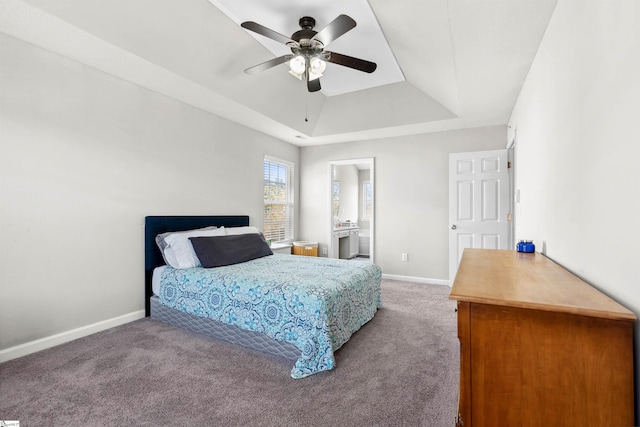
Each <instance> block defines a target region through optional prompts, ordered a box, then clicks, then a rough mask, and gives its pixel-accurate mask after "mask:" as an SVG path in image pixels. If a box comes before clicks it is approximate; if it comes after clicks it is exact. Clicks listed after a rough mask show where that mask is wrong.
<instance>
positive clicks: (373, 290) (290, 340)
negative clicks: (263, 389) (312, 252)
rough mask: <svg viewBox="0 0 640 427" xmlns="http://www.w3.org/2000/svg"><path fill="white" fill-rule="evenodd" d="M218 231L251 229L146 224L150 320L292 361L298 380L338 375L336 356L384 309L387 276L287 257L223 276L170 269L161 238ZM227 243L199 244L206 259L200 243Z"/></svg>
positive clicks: (216, 222) (243, 221)
mask: <svg viewBox="0 0 640 427" xmlns="http://www.w3.org/2000/svg"><path fill="white" fill-rule="evenodd" d="M212 226H213V227H224V228H225V229H226V230H227V232H228V233H230V234H234V233H231V232H232V231H233V230H240V229H242V228H247V227H249V217H248V216H245V215H240V216H150V217H146V218H145V272H146V273H145V276H146V280H145V282H146V283H145V295H146V298H145V300H146V304H147V306H146V308H147V315H150V316H151V318H153V319H155V320H159V321H162V322H166V323H169V324H172V325H176V326H178V327H181V328H184V329H187V330H189V331H193V332H197V333H201V334H205V335H208V336H211V337H214V338H217V339H222V340H224V341H227V342H231V343H234V344H239V345H242V346H245V347H248V348H251V349H253V350H258V351H260V352H263V353H268V354H273V355H276V356H279V357H284V358H286V359H290V360H292V361H294V366H293V368H292V370H291V377H292V378H295V379H298V378H304V377H308V376H310V375H313V374H315V373H318V372H322V371H326V370H331V369H333V368H334V367H335V358H334V352H335V351H336V350H338V349H339V348H340V347H341V346H342V345H344V344H345V343H346V342H347V341H348V339H349V338H350V337H351V336H352V334H353V333H355V332H356V331H357V330H358V329H360V327H362V326H363V325H364V324H365V323H367V322H368V321H369V320H371V319H372V318H373V316H374V315H375V313H376V311H377V309H378V308H379V307H380V306H381V300H380V280H381V271H380V269H379V268H378V267H377V266H375V265H373V264H369V263H360V262H353V261H345V260H334V259H328V258H317V257H304V256H295V255H281V254H275V255H272V254H268V255H266V256H260V257H257V258H255V259H250V260H248V261H246V262H239V263H235V264H231V265H221V266H217V267H215V268H205V267H198V266H196V267H189V268H174V267H172V266H168V265H165V258H163V254H162V252H161V250H160V249H159V247H158V245H157V244H156V236H158V235H163V233H167V232H178V231H185V230H193V229H202V228H204V227H212ZM212 233H215V231H213V232H212ZM260 237H261V235H260ZM225 239H229V238H228V237H226V238H215V237H205V238H200V237H198V238H192V240H191V242H192V243H193V248H195V249H198V250H200V251H201V250H202V248H201V247H200V243H203V242H206V243H210V242H214V241H215V242H220V241H225ZM237 239H239V238H237ZM217 244H218V243H217ZM267 251H268V252H269V253H270V252H271V251H270V250H268V246H267ZM198 253H199V255H198V256H200V257H206V253H202V252H198ZM203 259H205V258H203ZM207 262H209V261H207ZM203 264H206V263H205V262H204V261H203ZM154 272H155V274H154ZM154 289H155V291H154Z"/></svg>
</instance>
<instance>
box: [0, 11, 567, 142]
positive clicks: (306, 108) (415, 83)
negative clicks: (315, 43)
mask: <svg viewBox="0 0 640 427" xmlns="http://www.w3.org/2000/svg"><path fill="white" fill-rule="evenodd" d="M251 1H253V0H251ZM245 2H246V3H245ZM212 3H217V4H219V5H220V6H221V7H222V8H224V9H226V10H228V13H230V14H231V15H232V16H233V17H229V16H227V15H226V14H225V13H223V12H222V11H221V10H220V9H219V8H217V7H215V6H214V5H213V4H212ZM256 3H258V4H256V5H251V7H249V8H242V9H241V10H242V12H241V13H239V12H238V9H237V7H236V8H235V9H234V6H233V5H234V4H236V6H237V4H244V5H248V4H250V1H249V0H245V1H244V2H243V1H242V0H235V2H234V1H229V0H211V2H210V1H209V0H181V1H177V0H135V1H132V0H109V1H103V0H100V1H98V0H0V31H1V32H4V33H6V34H9V35H11V36H14V37H17V38H20V39H23V40H26V41H28V42H30V43H33V44H35V45H38V46H41V47H43V48H45V49H49V50H51V51H53V52H57V53H59V54H61V55H64V56H66V57H69V58H72V59H74V60H77V61H79V62H81V63H84V64H87V65H89V66H92V67H95V68H97V69H100V70H103V71H105V72H107V73H110V74H112V75H115V76H118V77H121V78H123V79H126V80H129V81H132V82H134V83H136V84H139V85H141V86H143V87H146V88H149V89H151V90H154V91H157V92H159V93H162V94H165V95H167V96H170V97H172V98H175V99H177V100H180V101H182V102H185V103H187V104H190V105H193V106H195V107H198V108H201V109H204V110H206V111H210V112H212V113H214V114H217V115H219V116H222V117H225V118H227V119H229V120H232V121H235V122H237V123H240V124H242V125H244V126H248V127H250V128H254V129H256V130H258V131H260V132H263V133H265V134H268V135H271V136H273V137H276V138H278V139H281V140H284V141H288V142H291V143H294V144H297V145H300V146H304V145H311V144H324V143H336V142H346V141H355V140H366V139H375V138H383V137H392V136H399V135H411V134H419V133H426V132H437V131H444V130H451V129H460V128H469V127H479V126H492V125H504V124H506V123H507V121H508V119H509V115H510V113H511V110H512V108H513V105H514V104H515V101H516V97H517V96H518V93H519V92H520V88H521V87H522V84H523V82H524V79H525V77H526V75H527V72H528V70H529V67H530V65H531V62H532V60H533V58H534V56H535V53H536V51H537V48H538V45H539V44H540V40H541V38H542V35H543V33H544V31H545V29H546V27H547V23H548V22H549V19H550V17H551V14H552V12H553V9H554V7H555V3H556V0H393V1H392V0H369V1H368V5H369V6H370V9H368V8H367V2H366V1H364V0H340V1H337V0H331V1H326V0H323V1H322V2H308V1H301V0H295V1H294V0H289V1H284V0H261V1H259V2H256ZM265 6H266V9H263V8H265ZM229 9H233V10H234V12H233V13H232V12H231V11H230V10H229ZM367 10H369V12H367ZM342 13H346V14H349V15H350V16H352V17H353V18H354V19H355V20H356V21H357V22H358V26H357V27H356V28H354V29H353V30H351V31H350V32H348V33H346V34H345V35H343V36H342V37H341V38H339V39H337V40H336V41H335V42H334V43H332V44H331V45H330V50H332V51H336V52H339V53H343V54H347V55H351V56H356V57H360V58H363V59H367V60H372V61H374V62H377V63H378V69H377V70H376V72H374V73H373V74H376V73H378V72H379V71H380V73H379V74H380V75H384V74H386V73H387V72H390V73H391V74H392V75H393V74H394V73H395V77H392V78H391V83H373V84H372V83H371V82H367V81H366V80H367V76H368V75H367V74H366V73H362V72H359V71H355V70H351V69H348V68H345V67H340V66H337V65H334V64H330V66H331V67H330V68H329V67H328V68H327V71H326V72H325V75H324V76H323V78H322V79H321V82H322V86H323V91H322V92H316V93H308V92H307V91H306V87H305V86H304V83H301V82H300V81H298V80H297V79H295V78H293V77H292V76H291V75H289V74H288V73H287V70H286V66H285V65H282V66H278V67H275V68H274V69H271V70H268V71H265V72H263V73H261V74H259V75H247V74H245V73H244V72H243V70H244V69H245V68H248V67H251V66H253V65H256V64H258V63H261V62H264V61H267V60H269V59H271V58H273V57H274V56H277V55H276V54H274V52H272V51H271V50H269V49H268V48H266V47H265V46H263V45H262V44H261V43H260V42H258V41H257V38H260V36H255V37H254V36H252V34H250V32H248V31H246V30H244V29H243V28H241V27H240V26H239V25H238V22H240V21H243V20H252V21H255V22H258V23H260V24H263V25H265V26H267V27H269V28H271V29H273V30H275V31H278V32H280V33H282V34H285V35H290V34H291V33H293V32H294V31H296V30H297V29H299V27H298V20H299V18H300V17H301V16H303V15H310V16H313V17H314V18H315V19H316V21H317V26H316V30H320V29H321V28H323V27H324V26H325V25H326V24H328V23H329V22H330V21H331V20H333V19H334V18H335V17H337V16H338V15H340V14H342ZM376 20H377V22H375V21H376ZM376 27H377V28H378V29H381V30H382V34H383V36H384V37H383V38H379V39H378V40H377V41H375V42H373V41H372V40H375V37H374V35H371V34H374V33H375V29H376ZM372 29H373V30H372ZM371 31H374V33H371ZM262 38H263V37H262ZM385 38H386V43H385V40H384V39H385ZM385 46H386V47H387V48H389V49H390V54H391V55H392V56H394V57H395V59H396V60H397V66H399V68H398V69H396V70H395V71H394V70H389V67H393V66H395V65H393V61H391V62H390V63H389V62H388V56H387V59H385V58H384V55H383V56H382V57H378V56H377V55H379V54H384V52H383V51H384V48H385ZM278 49H280V47H278ZM284 49H285V50H284V52H283V53H287V50H286V47H285V48H284ZM387 64H391V65H387ZM338 69H339V70H338ZM402 76H404V79H403V78H402ZM371 77H373V75H371ZM376 77H377V76H376ZM363 79H364V82H363V83H364V85H363V86H358V87H354V89H351V88H350V83H349V82H350V81H354V80H355V81H362V80H363ZM354 90H355V91H354ZM305 118H307V119H308V120H305Z"/></svg>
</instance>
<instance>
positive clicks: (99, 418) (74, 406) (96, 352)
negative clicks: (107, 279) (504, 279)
mask: <svg viewBox="0 0 640 427" xmlns="http://www.w3.org/2000/svg"><path fill="white" fill-rule="evenodd" d="M382 292H383V294H382V298H383V301H382V303H383V308H381V309H380V310H379V311H378V313H377V314H376V315H375V317H374V319H373V320H371V321H370V322H369V323H368V324H366V325H365V326H363V327H362V329H360V331H358V332H357V333H356V334H355V335H354V336H353V337H352V338H351V340H350V341H349V342H348V343H347V344H345V345H344V346H343V348H341V349H340V350H338V351H337V352H336V364H337V367H336V368H335V369H334V370H333V371H330V372H323V373H320V374H316V375H312V376H311V377H308V378H304V379H301V380H294V379H292V378H291V377H290V376H289V372H290V370H291V367H292V363H293V362H291V361H287V360H283V359H277V358H274V357H269V356H264V355H261V354H257V353H255V352H252V351H249V350H245V349H243V348H241V347H235V346H232V345H229V344H226V343H223V342H219V341H214V340H212V339H206V338H202V337H200V336H196V335H193V334H190V333H187V332H184V331H182V330H179V329H176V328H174V327H172V326H169V325H165V324H163V323H159V322H156V321H153V320H151V319H149V318H146V319H142V320H139V321H136V322H132V323H129V324H126V325H123V326H120V327H117V328H113V329H110V330H108V331H104V332H100V333H97V334H94V335H91V336H88V337H85V338H82V339H79V340H76V341H73V342H70V343H67V344H64V345H61V346H58V347H55V348H51V349H48V350H45V351H41V352H38V353H35V354H31V355H29V356H25V357H22V358H20V359H16V360H12V361H9V362H5V363H3V364H0V390H1V395H2V397H1V398H0V419H4V420H20V426H21V427H32V426H65V427H72V426H82V427H90V426H136V427H137V426H161V425H166V426H169V425H170V426H234V425H249V426H325V425H327V426H328V425H331V426H337V425H341V426H435V427H444V426H452V425H454V416H455V413H456V406H457V398H458V378H459V377H458V374H459V372H458V360H459V347H458V342H457V337H456V317H455V312H454V308H455V302H453V301H449V300H448V294H449V287H447V286H439V285H425V284H416V283H408V282H400V281H391V280H384V281H383V284H382Z"/></svg>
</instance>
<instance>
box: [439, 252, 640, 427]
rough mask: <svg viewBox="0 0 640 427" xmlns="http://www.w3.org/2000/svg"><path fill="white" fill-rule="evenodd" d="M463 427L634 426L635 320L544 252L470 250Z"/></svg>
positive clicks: (465, 276)
mask: <svg viewBox="0 0 640 427" xmlns="http://www.w3.org/2000/svg"><path fill="white" fill-rule="evenodd" d="M450 298H451V299H454V300H457V301H458V338H459V340H460V398H459V403H458V419H457V425H458V426H464V427H482V426H489V427H495V426H541V427H543V426H544V427H548V426H554V427H558V426H581V427H587V426H597V427H604V426H633V425H634V396H633V382H634V381H633V378H634V377H633V324H634V322H635V319H636V316H635V314H634V313H633V312H631V311H629V310H627V309H626V308H624V307H623V306H621V305H620V304H618V303H617V302H615V301H613V300H612V299H611V298H609V297H607V296H606V295H604V294H603V293H601V292H599V291H598V290H596V289H595V288H593V287H592V286H590V285H588V284H587V283H585V282H583V281H582V280H580V279H579V278H577V277H576V276H574V275H573V274H571V273H569V272H568V271H567V270H565V269H564V268H562V267H560V266H559V265H558V264H555V263H554V262H553V261H551V260H549V259H548V258H546V257H545V256H544V255H541V254H539V253H518V252H515V251H504V250H486V249H465V251H464V254H463V256H462V260H461V262H460V267H459V269H458V273H457V276H456V278H455V281H454V283H453V286H452V288H451V294H450Z"/></svg>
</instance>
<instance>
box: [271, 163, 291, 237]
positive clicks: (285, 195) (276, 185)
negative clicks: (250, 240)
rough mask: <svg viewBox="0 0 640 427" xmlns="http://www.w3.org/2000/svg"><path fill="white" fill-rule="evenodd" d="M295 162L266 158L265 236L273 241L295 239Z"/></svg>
mask: <svg viewBox="0 0 640 427" xmlns="http://www.w3.org/2000/svg"><path fill="white" fill-rule="evenodd" d="M293 177H294V174H293V163H289V162H287V161H284V160H279V159H275V158H273V157H268V156H265V158H264V237H265V239H267V240H271V241H273V242H282V241H291V240H293V238H294V237H293V226H294V203H293V180H294V178H293Z"/></svg>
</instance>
